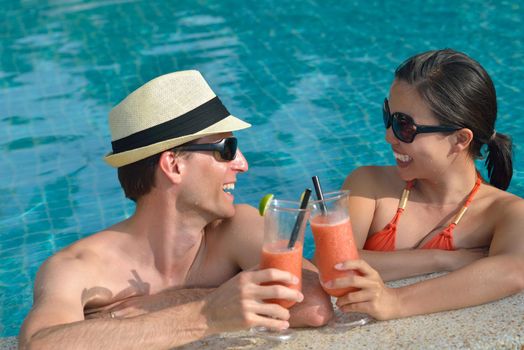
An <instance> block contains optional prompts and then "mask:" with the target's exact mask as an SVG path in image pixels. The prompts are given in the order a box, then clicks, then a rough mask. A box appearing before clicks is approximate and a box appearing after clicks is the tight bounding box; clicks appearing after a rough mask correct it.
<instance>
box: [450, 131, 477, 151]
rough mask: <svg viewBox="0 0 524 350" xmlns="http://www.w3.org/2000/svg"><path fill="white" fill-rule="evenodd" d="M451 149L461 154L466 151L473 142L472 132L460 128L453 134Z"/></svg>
mask: <svg viewBox="0 0 524 350" xmlns="http://www.w3.org/2000/svg"><path fill="white" fill-rule="evenodd" d="M454 136H455V137H454V138H453V142H454V144H453V147H454V149H455V151H458V152H461V151H463V150H465V149H467V148H468V147H469V145H470V143H471V142H472V141H473V131H471V130H470V129H468V128H462V129H460V130H457V131H455V132H454Z"/></svg>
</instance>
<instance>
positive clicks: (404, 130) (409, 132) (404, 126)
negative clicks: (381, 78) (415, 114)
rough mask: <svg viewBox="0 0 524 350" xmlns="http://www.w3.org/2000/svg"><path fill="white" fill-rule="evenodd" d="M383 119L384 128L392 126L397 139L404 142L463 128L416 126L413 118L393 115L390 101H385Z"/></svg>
mask: <svg viewBox="0 0 524 350" xmlns="http://www.w3.org/2000/svg"><path fill="white" fill-rule="evenodd" d="M382 118H384V126H385V127H386V129H388V128H389V127H390V126H391V128H392V129H393V134H395V137H396V138H397V139H399V140H400V141H402V142H405V143H411V142H413V140H414V139H415V136H417V134H424V133H430V132H450V131H457V130H460V129H462V128H460V127H457V126H436V125H435V126H433V125H418V124H415V121H414V120H413V118H411V117H410V116H409V115H407V114H404V113H400V112H395V113H393V114H391V112H390V111H389V103H388V99H387V98H386V99H384V105H383V106H382Z"/></svg>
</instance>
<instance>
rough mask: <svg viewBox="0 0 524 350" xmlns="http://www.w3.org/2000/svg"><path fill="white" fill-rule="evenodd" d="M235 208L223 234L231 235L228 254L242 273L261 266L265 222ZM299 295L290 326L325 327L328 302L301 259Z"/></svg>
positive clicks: (314, 272)
mask: <svg viewBox="0 0 524 350" xmlns="http://www.w3.org/2000/svg"><path fill="white" fill-rule="evenodd" d="M236 208H237V213H236V215H235V218H234V219H233V220H230V221H229V222H227V223H226V227H224V228H223V230H228V231H229V233H230V235H229V239H230V241H229V242H228V246H229V247H230V248H231V250H230V252H229V254H230V255H231V256H232V257H233V259H234V260H235V262H236V263H237V264H238V265H239V267H240V268H241V269H243V270H246V269H250V268H252V267H253V266H256V265H257V264H258V263H259V262H260V254H261V249H262V244H263V237H264V219H263V217H261V216H260V215H259V214H258V211H257V210H256V209H255V208H253V207H251V206H248V205H237V207H236ZM302 292H303V294H304V301H303V302H301V303H297V304H296V305H295V306H293V307H292V308H291V309H290V310H289V311H290V313H291V318H290V324H291V326H292V327H308V326H309V327H318V326H322V325H325V324H326V323H327V322H328V321H329V320H330V319H331V318H332V316H333V307H332V304H331V299H330V297H329V296H328V295H327V294H326V293H325V292H324V290H323V289H322V287H321V286H320V282H319V278H318V270H317V268H316V267H315V266H314V265H313V264H312V263H310V262H309V261H308V260H307V259H303V270H302Z"/></svg>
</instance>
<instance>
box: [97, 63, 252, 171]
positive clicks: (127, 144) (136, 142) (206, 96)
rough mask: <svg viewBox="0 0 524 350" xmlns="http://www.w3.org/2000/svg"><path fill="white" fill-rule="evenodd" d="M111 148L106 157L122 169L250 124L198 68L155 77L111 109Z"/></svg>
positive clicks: (113, 164) (108, 161)
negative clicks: (232, 111)
mask: <svg viewBox="0 0 524 350" xmlns="http://www.w3.org/2000/svg"><path fill="white" fill-rule="evenodd" d="M109 126H110V129H111V145H112V148H113V150H112V152H110V153H109V154H107V155H106V156H105V158H104V160H105V161H106V162H107V163H108V164H109V165H111V166H113V167H121V166H124V165H127V164H130V163H133V162H136V161H138V160H141V159H144V158H147V157H149V156H152V155H154V154H157V153H160V152H162V151H165V150H168V149H170V148H173V147H175V146H178V145H181V144H183V143H186V142H189V141H192V140H195V139H198V138H201V137H204V136H206V135H213V134H218V133H223V132H229V131H235V130H241V129H245V128H248V127H250V126H251V125H250V124H248V123H246V122H244V121H242V120H240V119H238V118H236V117H234V116H232V115H231V114H229V112H228V111H227V109H226V108H225V107H224V105H222V103H221V102H220V100H219V99H218V97H217V96H216V95H215V93H214V92H213V91H212V90H211V88H210V87H209V85H208V84H207V82H206V81H205V80H204V77H203V76H202V74H200V72H198V71H196V70H188V71H180V72H175V73H170V74H166V75H162V76H160V77H158V78H155V79H153V80H151V81H149V82H147V83H146V84H144V85H143V86H141V87H140V88H138V89H137V90H135V91H133V92H132V93H131V94H130V95H129V96H127V97H126V98H125V99H124V100H123V101H122V102H120V103H119V104H118V105H116V106H115V107H114V108H113V109H112V110H111V112H110V113H109Z"/></svg>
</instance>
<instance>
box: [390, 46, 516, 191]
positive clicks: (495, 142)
mask: <svg viewBox="0 0 524 350" xmlns="http://www.w3.org/2000/svg"><path fill="white" fill-rule="evenodd" d="M395 79H397V80H400V81H404V82H406V83H408V84H410V85H412V86H413V87H415V89H416V90H417V92H418V94H419V95H420V96H421V98H422V99H423V100H424V101H425V102H426V104H427V105H428V107H429V108H430V109H431V111H432V112H433V114H434V116H435V117H436V118H437V119H438V120H439V122H440V124H442V125H450V126H459V127H462V128H468V129H470V130H471V131H472V132H473V140H472V142H471V144H470V147H469V153H470V155H471V156H472V158H473V159H478V158H482V153H481V150H482V146H483V145H485V144H486V145H487V157H486V161H485V165H486V167H487V169H488V176H489V182H490V184H492V185H493V186H495V187H497V188H500V189H502V190H505V189H507V188H508V186H509V183H510V181H511V177H512V176H513V162H512V142H511V138H510V137H509V136H506V135H503V134H501V133H498V132H495V120H496V119H497V96H496V93H495V86H494V85H493V82H492V80H491V78H490V77H489V75H488V73H487V72H486V71H485V70H484V68H482V66H481V65H480V64H479V63H478V62H477V61H475V60H473V59H472V58H470V57H468V56H467V55H465V54H463V53H461V52H457V51H454V50H452V49H443V50H435V51H427V52H423V53H421V54H418V55H415V56H413V57H411V58H409V59H407V60H406V61H404V62H403V63H402V64H401V65H400V66H399V67H398V68H397V69H396V71H395Z"/></svg>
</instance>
